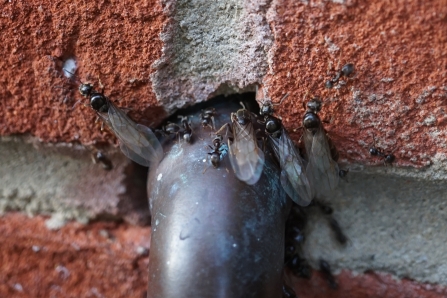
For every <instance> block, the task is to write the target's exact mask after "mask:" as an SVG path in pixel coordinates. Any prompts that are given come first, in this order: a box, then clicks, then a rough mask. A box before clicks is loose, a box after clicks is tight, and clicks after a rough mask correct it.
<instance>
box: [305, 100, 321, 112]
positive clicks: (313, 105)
mask: <svg viewBox="0 0 447 298" xmlns="http://www.w3.org/2000/svg"><path fill="white" fill-rule="evenodd" d="M321 105H322V102H321V99H320V98H319V97H318V96H316V97H314V98H312V99H311V100H310V101H309V102H308V103H307V109H308V111H309V112H312V113H315V114H316V113H318V112H319V111H321Z"/></svg>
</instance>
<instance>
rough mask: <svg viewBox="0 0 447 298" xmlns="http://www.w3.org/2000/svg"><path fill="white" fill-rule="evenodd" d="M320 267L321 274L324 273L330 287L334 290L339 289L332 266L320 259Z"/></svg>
mask: <svg viewBox="0 0 447 298" xmlns="http://www.w3.org/2000/svg"><path fill="white" fill-rule="evenodd" d="M319 265H320V271H321V273H323V275H324V277H325V278H326V280H327V282H328V284H329V287H330V288H331V289H334V290H335V289H337V288H338V284H337V282H336V281H335V278H334V276H333V275H332V272H331V266H330V265H329V263H328V262H326V261H325V260H323V259H320V262H319Z"/></svg>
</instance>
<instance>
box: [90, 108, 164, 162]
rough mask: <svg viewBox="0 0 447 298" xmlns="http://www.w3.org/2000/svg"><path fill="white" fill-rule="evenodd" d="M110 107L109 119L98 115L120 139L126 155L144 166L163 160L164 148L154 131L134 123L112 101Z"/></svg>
mask: <svg viewBox="0 0 447 298" xmlns="http://www.w3.org/2000/svg"><path fill="white" fill-rule="evenodd" d="M108 105H109V109H108V115H107V118H106V117H105V116H104V115H102V116H101V113H98V114H99V115H100V117H101V118H102V119H103V120H104V121H105V122H106V124H108V125H109V127H110V129H111V130H112V131H113V132H114V133H115V135H116V137H117V138H118V139H119V141H120V148H121V151H123V153H124V155H126V156H127V157H128V158H130V159H132V160H133V161H135V162H136V163H139V164H141V165H143V166H149V164H151V163H153V164H158V163H159V162H160V160H161V159H162V158H163V148H162V146H161V144H160V142H159V141H158V139H157V137H156V136H155V134H154V133H153V132H152V130H150V129H149V128H148V127H146V126H144V125H141V124H136V123H135V122H133V121H132V120H131V119H130V118H129V117H128V116H127V115H126V114H125V113H124V112H123V111H121V110H120V109H119V108H117V107H116V106H115V105H114V104H113V103H111V102H110V101H108Z"/></svg>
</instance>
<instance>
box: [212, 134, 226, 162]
mask: <svg viewBox="0 0 447 298" xmlns="http://www.w3.org/2000/svg"><path fill="white" fill-rule="evenodd" d="M222 141H223V139H222V136H221V135H216V137H215V138H214V140H213V146H214V148H213V147H212V146H210V145H208V146H209V147H210V149H211V150H213V151H211V152H209V153H208V155H210V160H211V163H212V164H213V166H214V168H217V167H218V166H219V164H220V161H221V159H222V158H223V156H225V154H226V152H227V149H226V148H224V146H223V145H222Z"/></svg>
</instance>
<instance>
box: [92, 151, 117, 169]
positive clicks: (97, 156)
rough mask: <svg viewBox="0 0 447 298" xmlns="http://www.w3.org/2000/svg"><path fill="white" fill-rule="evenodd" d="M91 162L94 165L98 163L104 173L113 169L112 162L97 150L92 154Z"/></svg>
mask: <svg viewBox="0 0 447 298" xmlns="http://www.w3.org/2000/svg"><path fill="white" fill-rule="evenodd" d="M92 160H93V163H94V164H96V163H100V164H101V166H102V168H103V169H104V170H106V171H110V170H111V169H113V164H112V161H111V160H110V159H109V158H108V157H107V156H106V155H105V154H104V153H102V152H101V151H99V150H98V151H96V153H93V154H92Z"/></svg>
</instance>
